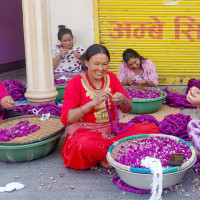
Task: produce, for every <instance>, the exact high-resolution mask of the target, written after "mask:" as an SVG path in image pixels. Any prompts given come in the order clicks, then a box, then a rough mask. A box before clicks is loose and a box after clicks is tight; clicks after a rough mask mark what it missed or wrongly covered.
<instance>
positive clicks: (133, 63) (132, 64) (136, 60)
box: [126, 58, 140, 69]
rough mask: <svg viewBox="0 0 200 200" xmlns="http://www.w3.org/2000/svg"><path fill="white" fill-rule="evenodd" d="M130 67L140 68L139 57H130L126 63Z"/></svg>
mask: <svg viewBox="0 0 200 200" xmlns="http://www.w3.org/2000/svg"><path fill="white" fill-rule="evenodd" d="M126 64H127V65H128V66H129V67H130V68H131V69H139V68H140V59H139V58H130V59H129V60H128V61H127V63H126Z"/></svg>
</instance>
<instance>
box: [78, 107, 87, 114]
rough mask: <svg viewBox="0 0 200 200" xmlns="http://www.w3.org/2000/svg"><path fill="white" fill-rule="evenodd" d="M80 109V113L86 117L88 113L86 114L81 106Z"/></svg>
mask: <svg viewBox="0 0 200 200" xmlns="http://www.w3.org/2000/svg"><path fill="white" fill-rule="evenodd" d="M79 108H80V111H81V112H82V114H83V115H85V114H86V113H85V111H84V110H83V107H82V106H80V107H79Z"/></svg>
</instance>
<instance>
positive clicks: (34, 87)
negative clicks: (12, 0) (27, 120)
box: [22, 0, 58, 104]
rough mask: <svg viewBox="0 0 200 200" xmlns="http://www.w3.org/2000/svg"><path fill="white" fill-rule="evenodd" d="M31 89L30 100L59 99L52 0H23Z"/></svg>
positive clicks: (28, 89) (26, 94)
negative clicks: (50, 4)
mask: <svg viewBox="0 0 200 200" xmlns="http://www.w3.org/2000/svg"><path fill="white" fill-rule="evenodd" d="M22 7H23V26H24V41H25V52H26V74H27V90H26V93H25V97H26V98H27V99H28V101H29V102H30V103H33V104H34V103H36V104H38V103H45V102H55V99H56V96H57V94H58V92H57V91H56V88H55V86H54V76H53V62H52V46H51V29H50V15H49V0H22Z"/></svg>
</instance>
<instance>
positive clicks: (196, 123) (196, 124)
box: [187, 86, 200, 156]
mask: <svg viewBox="0 0 200 200" xmlns="http://www.w3.org/2000/svg"><path fill="white" fill-rule="evenodd" d="M187 100H188V101H189V102H190V103H191V104H193V105H195V106H196V107H197V110H198V112H199V113H200V89H199V88H197V87H195V86H193V87H191V88H190V90H189V92H188V93H187ZM190 127H191V128H190ZM188 135H189V137H190V138H191V139H192V142H193V145H194V146H195V148H196V153H197V155H198V156H200V120H197V119H193V120H191V121H190V122H189V124H188Z"/></svg>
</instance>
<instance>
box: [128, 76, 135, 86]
mask: <svg viewBox="0 0 200 200" xmlns="http://www.w3.org/2000/svg"><path fill="white" fill-rule="evenodd" d="M134 82H135V79H134V78H133V77H128V78H127V83H128V85H133V83H134Z"/></svg>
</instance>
